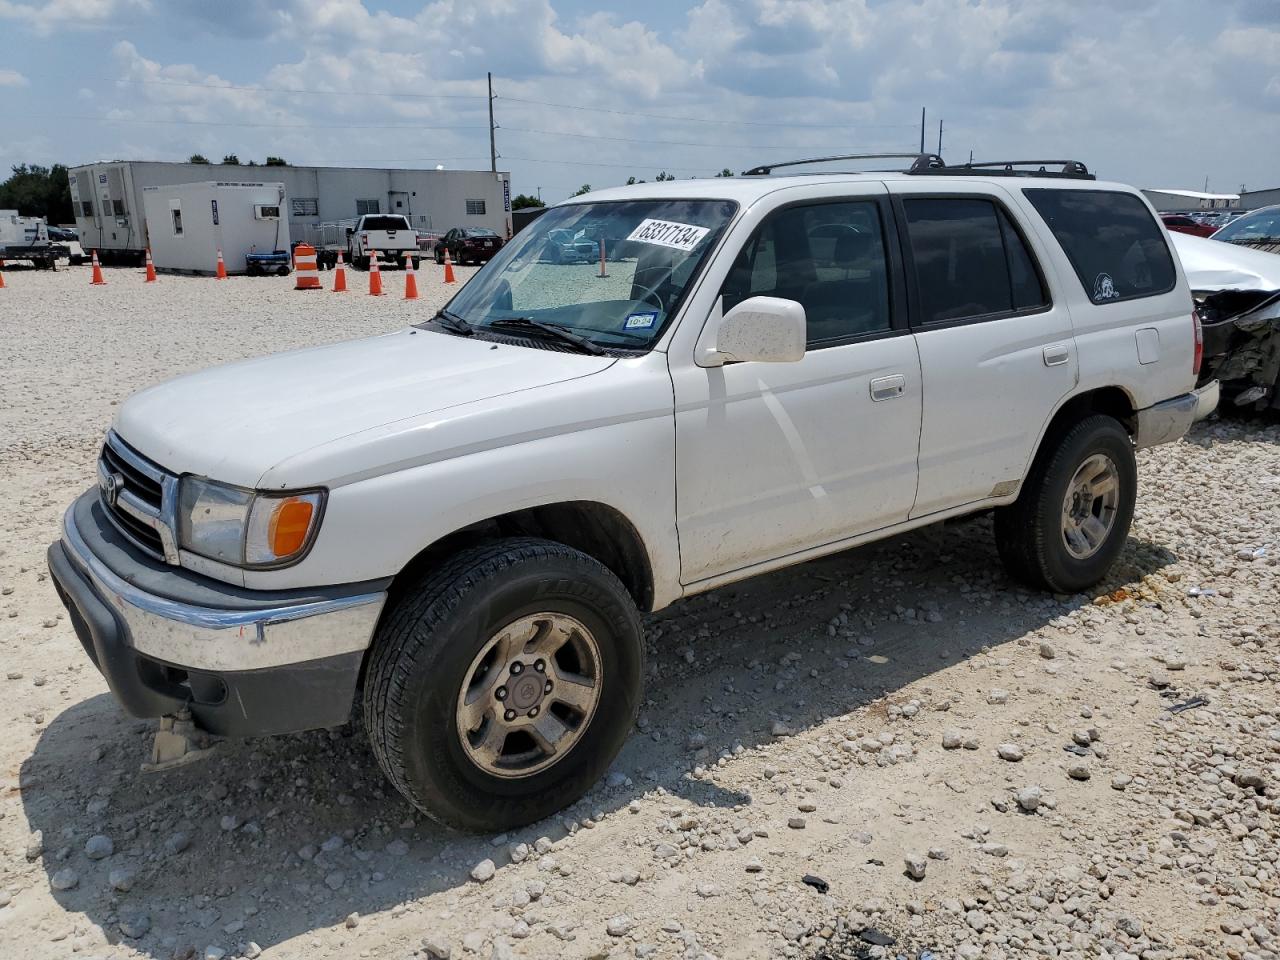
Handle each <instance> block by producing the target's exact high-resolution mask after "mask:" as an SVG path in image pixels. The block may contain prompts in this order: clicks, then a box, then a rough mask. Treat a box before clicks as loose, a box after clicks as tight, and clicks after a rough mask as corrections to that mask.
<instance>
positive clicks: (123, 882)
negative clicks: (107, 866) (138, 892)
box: [107, 867, 134, 893]
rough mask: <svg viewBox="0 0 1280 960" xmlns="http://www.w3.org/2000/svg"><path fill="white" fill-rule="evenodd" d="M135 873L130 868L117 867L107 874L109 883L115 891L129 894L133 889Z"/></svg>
mask: <svg viewBox="0 0 1280 960" xmlns="http://www.w3.org/2000/svg"><path fill="white" fill-rule="evenodd" d="M133 881H134V872H133V870H132V869H130V868H129V867H115V868H113V869H112V871H111V872H110V873H109V874H107V883H108V884H110V885H111V888H112V889H113V890H119V891H120V892H121V893H128V892H129V891H130V890H132V889H133Z"/></svg>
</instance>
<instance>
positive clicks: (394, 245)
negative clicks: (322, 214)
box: [347, 213, 422, 270]
mask: <svg viewBox="0 0 1280 960" xmlns="http://www.w3.org/2000/svg"><path fill="white" fill-rule="evenodd" d="M374 254H376V255H377V257H378V261H379V262H380V263H394V264H396V265H398V266H401V267H403V266H404V265H405V262H406V261H407V260H412V261H413V268H414V269H415V270H416V269H418V264H419V263H420V262H421V259H422V252H421V251H420V250H419V249H418V234H417V232H416V231H415V230H414V229H413V227H412V226H410V225H409V220H408V218H407V217H403V216H401V215H400V214H398V213H367V214H365V215H364V216H362V217H361V218H360V219H359V220H357V221H356V225H355V226H354V227H348V228H347V260H348V261H349V262H350V263H351V264H352V265H353V266H355V267H356V269H358V270H368V269H369V261H370V260H371V259H372V258H373V256H374Z"/></svg>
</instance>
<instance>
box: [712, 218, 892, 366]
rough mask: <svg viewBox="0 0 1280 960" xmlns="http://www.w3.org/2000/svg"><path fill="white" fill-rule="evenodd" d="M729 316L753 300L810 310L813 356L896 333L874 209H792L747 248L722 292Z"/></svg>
mask: <svg viewBox="0 0 1280 960" xmlns="http://www.w3.org/2000/svg"><path fill="white" fill-rule="evenodd" d="M720 293H721V296H722V297H723V298H724V300H723V309H724V310H725V311H726V312H727V311H728V310H729V309H730V308H732V307H734V306H736V305H737V304H739V303H741V302H742V301H743V300H746V299H748V298H749V297H781V298H782V299H784V300H795V301H796V302H797V303H799V304H800V305H801V306H803V307H804V314H805V320H806V324H807V328H808V338H807V339H808V348H809V349H817V348H821V347H823V346H831V345H834V344H836V343H840V342H843V341H846V340H848V339H849V338H851V337H859V336H862V335H864V334H869V333H878V332H882V331H885V330H888V329H889V328H890V325H891V324H890V316H889V271H888V268H887V266H886V258H885V251H884V232H883V231H882V229H881V226H880V213H879V210H878V209H877V207H876V204H875V203H874V202H872V201H867V200H857V201H848V202H841V203H820V204H810V205H806V206H798V207H787V208H785V209H783V210H779V211H777V212H775V213H772V214H770V215H769V217H768V218H767V219H766V220H765V221H764V222H763V223H762V224H761V225H760V226H759V228H757V230H756V232H755V233H754V234H753V235H752V237H751V239H750V240H748V241H747V243H746V244H745V245H744V246H743V248H742V251H741V252H740V253H739V254H738V258H737V259H736V260H735V261H734V264H733V267H732V268H731V269H730V271H729V275H728V277H726V278H725V282H724V286H723V287H722V288H721V291H720Z"/></svg>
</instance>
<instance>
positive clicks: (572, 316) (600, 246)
mask: <svg viewBox="0 0 1280 960" xmlns="http://www.w3.org/2000/svg"><path fill="white" fill-rule="evenodd" d="M737 208H738V205H737V204H736V203H734V202H733V201H730V200H623V201H616V202H612V203H579V204H571V205H568V206H563V207H553V208H552V209H551V210H548V211H547V212H546V213H545V214H543V215H542V216H541V217H539V218H538V219H537V220H535V221H534V222H533V223H532V224H530V225H529V226H528V227H526V228H525V229H524V230H522V231H521V232H520V233H518V234H516V236H515V238H514V239H512V240H511V241H510V242H509V243H507V245H506V246H505V247H503V248H502V250H501V252H500V253H498V255H497V256H496V257H494V259H493V260H492V261H490V263H489V265H488V266H486V267H485V268H483V269H482V270H481V271H480V272H479V273H477V274H476V275H475V277H474V278H473V279H472V280H471V282H470V283H468V284H467V285H466V286H465V287H463V289H462V290H461V291H459V293H458V295H457V296H456V297H454V298H453V301H452V302H451V303H450V304H449V306H448V312H449V313H450V314H453V315H454V316H456V317H459V318H461V319H462V320H464V321H466V322H467V323H468V324H471V326H472V327H473V328H477V329H479V330H480V331H484V330H485V328H487V327H491V326H495V325H496V326H497V327H502V326H503V321H504V320H505V321H510V320H512V319H514V318H522V319H523V320H534V321H538V322H539V323H543V324H554V325H556V326H558V327H562V328H564V329H566V330H569V331H571V332H572V333H575V334H577V335H578V336H580V337H583V338H586V339H588V340H590V341H591V342H592V343H595V344H597V345H599V346H602V347H610V348H624V349H625V348H631V349H642V350H643V349H648V348H649V347H650V346H651V345H652V344H653V343H654V342H655V341H656V340H657V339H658V336H659V335H660V334H661V332H662V329H663V327H664V326H665V325H666V323H667V322H668V321H669V320H670V319H671V318H672V316H674V315H675V313H676V311H677V310H678V309H679V306H680V303H681V301H682V300H683V299H684V296H685V293H686V292H687V290H688V288H689V285H690V283H691V281H692V280H693V278H694V277H695V276H696V275H697V272H698V270H699V268H700V267H701V266H702V263H703V261H704V260H705V259H706V256H707V253H708V251H710V250H711V249H712V248H714V247H715V245H716V242H717V241H718V240H719V238H720V235H721V233H722V232H723V230H724V228H725V226H726V225H727V224H728V223H729V221H730V219H731V218H732V217H733V214H734V212H735V211H736V210H737ZM602 251H603V258H604V260H603V265H602V263H601V254H602ZM602 273H603V276H602V275H601V274H602Z"/></svg>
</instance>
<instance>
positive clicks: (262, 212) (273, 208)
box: [253, 203, 280, 220]
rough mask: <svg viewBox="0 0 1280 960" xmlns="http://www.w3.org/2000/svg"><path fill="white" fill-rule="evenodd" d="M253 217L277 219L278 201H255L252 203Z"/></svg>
mask: <svg viewBox="0 0 1280 960" xmlns="http://www.w3.org/2000/svg"><path fill="white" fill-rule="evenodd" d="M253 219H255V220H279V219H280V204H278V203H255V204H254V205H253Z"/></svg>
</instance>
